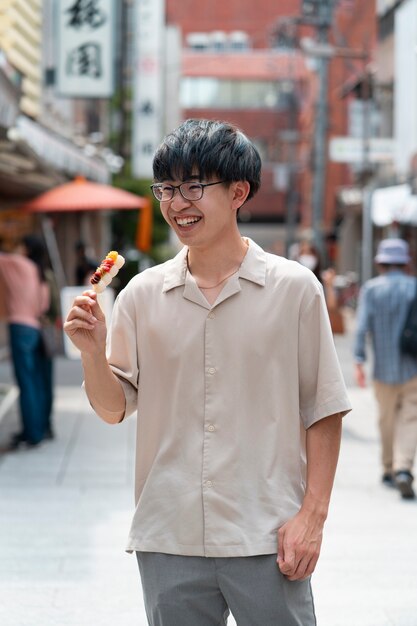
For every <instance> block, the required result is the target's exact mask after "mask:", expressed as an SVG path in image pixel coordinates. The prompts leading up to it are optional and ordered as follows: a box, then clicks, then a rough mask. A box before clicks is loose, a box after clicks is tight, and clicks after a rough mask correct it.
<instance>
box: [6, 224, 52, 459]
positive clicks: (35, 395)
mask: <svg viewBox="0 0 417 626" xmlns="http://www.w3.org/2000/svg"><path fill="white" fill-rule="evenodd" d="M34 239H35V237H34V236H32V237H30V236H27V237H25V238H24V239H23V240H22V241H20V242H19V243H18V244H17V245H16V246H15V249H14V251H13V252H1V251H0V319H4V320H5V321H6V322H7V325H8V332H9V341H10V352H11V358H12V363H13V369H14V374H15V378H16V382H17V384H18V386H19V405H20V418H21V426H20V431H19V432H18V433H16V434H15V435H13V437H12V440H11V442H10V448H11V449H16V448H19V447H21V446H25V447H27V448H33V447H35V446H38V445H39V444H40V443H41V441H42V440H43V439H44V438H45V437H46V432H45V430H46V426H47V424H46V421H47V397H46V388H45V383H44V355H43V351H42V338H41V332H40V321H39V320H40V317H41V315H42V314H43V313H45V311H46V310H47V309H48V306H49V301H50V295H49V288H48V285H47V283H46V282H44V281H42V277H41V274H40V270H39V267H38V266H37V265H36V263H35V262H34V261H33V260H32V259H30V258H28V257H29V256H30V248H29V243H30V242H32V241H33V240H34Z"/></svg>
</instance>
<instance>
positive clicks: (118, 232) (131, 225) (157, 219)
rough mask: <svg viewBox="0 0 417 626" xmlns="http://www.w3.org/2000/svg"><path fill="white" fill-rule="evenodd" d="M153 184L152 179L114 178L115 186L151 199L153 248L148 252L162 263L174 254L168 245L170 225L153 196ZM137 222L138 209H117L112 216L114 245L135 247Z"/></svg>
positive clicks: (156, 261)
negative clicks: (151, 186) (151, 188)
mask: <svg viewBox="0 0 417 626" xmlns="http://www.w3.org/2000/svg"><path fill="white" fill-rule="evenodd" d="M151 184H152V181H151V180H144V179H141V180H139V179H136V178H131V177H127V176H115V177H114V179H113V185H114V186H115V187H120V188H121V189H125V190H126V191H129V192H130V193H134V194H136V195H138V196H145V197H148V198H150V199H151V201H152V209H153V228H152V248H151V250H150V251H149V253H148V254H149V256H150V257H151V259H152V260H153V261H154V262H155V263H161V262H163V261H166V260H167V259H168V258H170V257H171V256H172V255H171V251H170V249H169V246H168V245H167V244H168V234H169V226H168V224H167V223H166V222H165V220H164V218H163V217H162V215H161V212H160V210H159V204H158V203H157V202H156V200H155V199H154V198H153V196H152V192H151V190H150V185H151ZM137 224H138V211H115V212H114V214H113V216H112V234H113V242H112V245H114V247H115V248H116V249H126V248H135V239H136V229H137Z"/></svg>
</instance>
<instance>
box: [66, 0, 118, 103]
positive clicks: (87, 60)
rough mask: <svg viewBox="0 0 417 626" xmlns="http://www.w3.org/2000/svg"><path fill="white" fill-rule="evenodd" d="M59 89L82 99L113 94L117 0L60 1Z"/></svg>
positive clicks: (106, 96) (105, 96)
mask: <svg viewBox="0 0 417 626" xmlns="http://www.w3.org/2000/svg"><path fill="white" fill-rule="evenodd" d="M57 4H58V6H59V10H58V15H59V19H58V37H57V41H58V46H59V50H58V91H59V93H60V95H64V96H65V95H67V96H71V97H80V98H89V97H90V98H108V97H110V96H111V95H112V93H113V75H114V58H113V51H114V36H113V35H114V33H113V24H114V0H57Z"/></svg>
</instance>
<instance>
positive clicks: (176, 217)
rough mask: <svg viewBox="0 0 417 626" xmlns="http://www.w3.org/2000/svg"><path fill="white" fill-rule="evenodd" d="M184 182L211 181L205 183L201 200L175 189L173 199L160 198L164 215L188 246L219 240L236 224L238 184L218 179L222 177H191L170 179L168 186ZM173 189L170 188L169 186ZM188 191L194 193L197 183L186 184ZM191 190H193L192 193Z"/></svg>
mask: <svg viewBox="0 0 417 626" xmlns="http://www.w3.org/2000/svg"><path fill="white" fill-rule="evenodd" d="M184 182H187V183H193V184H194V185H195V184H198V183H203V185H205V184H207V183H208V184H209V186H207V187H203V190H202V191H203V195H202V197H201V198H200V199H199V200H188V199H187V198H184V197H183V195H182V194H181V193H180V190H179V189H178V188H177V189H175V192H174V196H173V198H172V199H171V200H162V201H161V202H160V206H161V212H162V215H163V217H164V219H165V220H166V221H167V222H168V224H169V225H170V226H171V227H172V228H173V229H174V231H175V233H176V234H177V236H178V238H179V239H180V241H181V242H182V243H183V244H185V245H188V246H199V245H209V244H210V243H211V242H212V241H216V242H218V240H219V238H221V237H224V236H226V235H227V233H229V232H232V231H231V229H234V228H236V210H237V208H238V207H235V202H234V199H233V197H234V193H233V190H234V186H235V185H236V184H237V183H231V184H230V185H227V184H225V183H219V184H212V183H217V182H218V179H217V178H213V179H210V180H200V179H199V178H197V177H196V178H195V179H194V178H192V179H191V180H190V179H189V180H187V181H180V180H173V181H172V180H167V181H164V182H163V184H164V185H165V186H173V187H174V186H177V185H180V184H182V183H184ZM168 191H169V190H168ZM182 191H183V193H184V195H190V196H192V195H193V185H191V186H188V185H187V187H183V188H182ZM189 192H191V193H189Z"/></svg>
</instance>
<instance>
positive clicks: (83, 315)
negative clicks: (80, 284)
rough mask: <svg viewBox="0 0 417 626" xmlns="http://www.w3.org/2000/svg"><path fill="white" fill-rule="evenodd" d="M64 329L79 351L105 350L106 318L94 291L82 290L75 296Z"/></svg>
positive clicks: (88, 352) (95, 351)
mask: <svg viewBox="0 0 417 626" xmlns="http://www.w3.org/2000/svg"><path fill="white" fill-rule="evenodd" d="M64 331H65V332H66V334H67V335H68V337H69V338H70V339H71V341H72V342H73V344H74V345H75V346H76V347H77V348H78V349H79V350H80V351H81V352H83V353H86V354H93V353H97V352H103V353H104V352H105V345H106V334H107V330H106V320H105V317H104V314H103V312H102V310H101V309H100V306H99V305H98V303H97V294H96V292H95V291H92V290H87V291H84V292H83V293H82V295H80V296H77V297H76V298H75V300H74V302H73V305H72V307H71V309H70V311H69V313H68V316H67V319H66V321H65V323H64Z"/></svg>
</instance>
